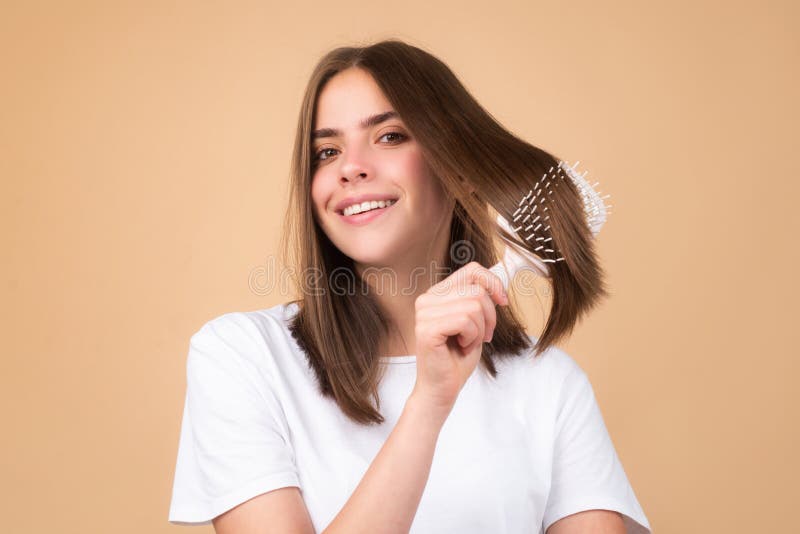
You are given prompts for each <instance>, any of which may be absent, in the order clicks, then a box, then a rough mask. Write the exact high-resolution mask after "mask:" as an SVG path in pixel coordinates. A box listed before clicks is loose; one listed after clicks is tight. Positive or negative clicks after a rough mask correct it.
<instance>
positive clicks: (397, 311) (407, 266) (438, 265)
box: [356, 222, 451, 356]
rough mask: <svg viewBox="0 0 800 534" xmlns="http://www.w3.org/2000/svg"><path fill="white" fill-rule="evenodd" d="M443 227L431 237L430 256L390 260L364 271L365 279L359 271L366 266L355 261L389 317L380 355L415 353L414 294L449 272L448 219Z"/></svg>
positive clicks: (427, 287)
mask: <svg viewBox="0 0 800 534" xmlns="http://www.w3.org/2000/svg"><path fill="white" fill-rule="evenodd" d="M444 228H446V229H447V231H443V232H440V233H439V235H436V236H434V237H435V238H434V240H433V242H432V243H431V249H429V250H428V251H427V252H430V251H436V253H435V254H433V255H431V254H425V255H423V257H420V258H406V259H404V260H402V261H399V262H394V263H393V264H392V265H391V267H387V268H384V269H378V270H377V274H373V275H369V274H368V275H367V277H366V278H363V277H362V273H363V272H364V270H365V269H366V268H367V267H368V266H366V265H362V264H356V271H357V272H358V275H359V277H361V278H362V279H364V280H365V282H366V283H367V284H369V286H370V288H371V293H372V295H373V298H374V299H375V301H376V302H377V304H378V307H379V308H380V309H381V312H382V313H383V314H384V315H385V316H386V317H387V318H388V320H389V335H388V336H387V337H386V338H385V339H384V340H383V342H382V344H381V348H380V355H381V356H403V355H407V354H416V352H417V343H416V336H415V333H414V332H415V326H416V314H415V302H416V300H417V297H419V296H420V295H422V294H423V293H425V292H426V291H427V290H428V289H430V287H431V286H432V285H434V284H436V283H438V282H439V281H441V280H443V279H444V278H446V277H447V276H448V275H449V274H451V273H449V272H447V270H446V266H447V265H448V263H447V261H446V260H447V255H448V253H449V250H448V248H449V247H448V245H449V240H450V224H449V222H448V224H446V225H445V226H444ZM431 258H433V259H431ZM373 273H374V272H373Z"/></svg>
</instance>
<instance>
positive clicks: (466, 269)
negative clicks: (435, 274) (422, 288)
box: [428, 261, 508, 305]
mask: <svg viewBox="0 0 800 534" xmlns="http://www.w3.org/2000/svg"><path fill="white" fill-rule="evenodd" d="M470 284H479V285H481V286H483V288H484V289H486V291H487V292H488V293H489V295H490V296H491V299H492V301H494V302H495V303H496V304H501V305H505V304H508V295H507V293H506V290H505V289H504V288H503V281H502V280H501V279H500V277H499V276H497V275H496V274H494V273H493V272H491V271H490V270H489V269H487V268H485V267H483V266H482V265H481V264H479V263H478V262H474V261H473V262H470V263H468V264H466V265H464V266H463V267H461V268H460V269H458V270H457V271H456V272H454V273H453V274H451V275H450V276H448V277H447V278H445V279H444V280H442V281H441V282H439V283H437V284H435V285H434V286H431V288H430V289H429V290H428V291H429V292H431V293H433V294H435V295H440V296H443V295H448V294H450V293H451V292H452V291H453V289H455V290H456V292H460V293H461V295H462V296H463V295H465V294H466V291H467V288H468V287H469V285H470Z"/></svg>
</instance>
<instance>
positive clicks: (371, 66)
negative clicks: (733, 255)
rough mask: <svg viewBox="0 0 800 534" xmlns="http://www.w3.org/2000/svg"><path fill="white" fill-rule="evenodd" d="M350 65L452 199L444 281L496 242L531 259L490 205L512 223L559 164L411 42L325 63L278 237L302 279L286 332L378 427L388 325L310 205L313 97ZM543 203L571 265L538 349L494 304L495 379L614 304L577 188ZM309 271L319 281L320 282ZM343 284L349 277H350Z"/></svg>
mask: <svg viewBox="0 0 800 534" xmlns="http://www.w3.org/2000/svg"><path fill="white" fill-rule="evenodd" d="M349 68H360V69H363V70H364V71H366V72H368V73H369V74H370V75H371V76H372V78H373V79H374V80H375V82H376V83H377V84H378V86H379V87H380V89H381V90H382V92H383V93H384V95H385V97H386V99H387V100H388V101H389V102H390V103H391V105H392V106H393V109H394V110H395V111H396V112H397V113H398V115H399V116H400V118H401V120H402V121H403V122H404V124H405V126H406V127H407V128H408V130H409V131H410V134H411V136H412V137H414V138H415V139H416V141H417V143H418V144H419V146H420V148H421V152H422V155H423V157H424V160H425V162H426V164H427V165H428V166H429V167H430V169H431V170H432V175H433V176H435V177H436V179H438V180H440V183H441V185H442V187H443V189H444V191H445V193H446V195H447V196H448V198H449V199H452V200H454V204H453V206H454V208H453V218H452V223H451V227H450V232H449V235H450V254H449V255H448V258H447V260H446V261H447V265H446V266H445V269H444V271H445V275H446V274H449V273H452V272H453V271H455V270H457V269H458V268H460V267H462V266H463V265H466V264H467V263H469V262H471V261H476V262H478V263H480V264H481V265H483V266H485V267H489V266H491V265H493V264H495V263H497V261H498V260H499V258H498V254H497V252H496V250H495V242H494V238H495V237H500V239H501V242H503V243H505V244H511V245H514V246H516V247H517V248H522V249H525V250H527V251H529V252H531V253H534V248H535V246H534V245H532V244H530V242H528V241H526V240H524V239H519V238H518V237H517V236H515V235H512V234H509V233H508V232H505V231H504V230H502V229H501V228H500V227H499V226H498V224H497V223H496V221H495V216H494V215H493V214H492V213H491V212H490V208H491V209H493V210H494V211H495V212H496V213H499V214H501V215H503V216H504V217H505V218H506V219H507V220H509V221H511V220H512V216H513V212H514V210H515V209H516V208H517V206H518V204H519V201H520V200H521V199H522V198H523V197H524V196H525V194H526V193H527V192H528V191H529V190H531V189H532V188H533V186H534V184H536V183H537V182H539V181H540V179H541V178H542V177H543V176H544V175H545V174H546V173H547V172H548V170H549V169H552V168H553V167H555V166H557V165H558V159H557V158H556V157H555V156H553V155H551V154H550V153H548V152H546V151H544V150H542V149H540V148H537V147H535V146H533V145H531V144H529V143H527V142H525V141H523V140H522V139H519V138H517V137H516V136H514V135H513V134H512V133H510V132H509V131H507V130H506V129H505V128H504V127H503V126H501V125H500V124H499V123H498V121H496V120H495V119H494V118H493V117H492V116H491V114H489V112H487V111H486V110H484V109H483V107H481V105H480V104H479V103H478V102H477V101H476V100H475V99H474V98H473V97H472V96H471V95H470V94H469V92H468V91H467V90H466V88H465V87H464V86H463V85H462V83H461V82H460V81H459V80H458V79H457V77H456V76H455V75H454V74H453V72H452V71H451V70H450V68H448V67H447V65H445V64H444V63H443V62H442V61H441V60H439V59H438V58H436V57H435V56H433V55H432V54H430V53H429V52H427V51H424V50H422V49H420V48H418V47H415V46H412V45H410V44H407V43H405V42H403V41H400V40H397V39H388V40H383V41H380V42H377V43H374V44H372V45H369V46H362V47H354V46H344V47H339V48H335V49H333V50H331V51H330V52H328V53H327V54H326V55H324V56H323V57H322V58H321V59H320V61H319V62H318V63H317V65H316V67H315V68H314V70H313V72H312V74H311V77H310V79H309V82H308V85H307V88H306V91H305V94H304V97H303V101H302V105H301V108H300V115H299V119H298V124H297V132H296V138H295V143H294V151H293V156H292V162H291V168H290V188H289V204H288V206H287V211H286V220H285V226H284V233H283V236H282V239H281V241H282V245H281V248H282V253H283V256H284V261H285V262H287V264H291V265H293V266H296V267H297V268H298V270H299V273H301V275H300V279H298V278H295V280H294V283H295V286H296V287H297V288H298V289H299V290H300V291H299V292H300V295H301V296H300V298H299V299H297V300H294V301H292V302H293V303H297V304H298V305H299V307H298V312H297V314H296V315H295V316H294V317H293V319H292V320H291V322H290V330H291V332H292V336H293V338H294V339H295V340H296V342H297V344H298V346H299V347H300V348H301V349H302V350H303V351H304V352H305V355H306V357H307V359H308V363H309V366H310V368H311V369H312V370H313V372H314V374H315V375H316V378H317V380H318V385H319V390H320V393H321V394H322V395H324V396H327V397H329V398H331V399H333V400H335V402H336V403H337V404H338V406H339V407H340V408H341V410H342V412H343V413H344V414H345V415H346V416H347V417H348V418H350V419H351V420H353V421H354V422H357V423H360V424H376V423H377V424H380V423H382V422H383V421H384V418H383V416H382V415H381V413H380V398H379V396H378V384H379V382H380V380H381V378H382V376H383V373H384V372H385V368H384V366H383V365H382V364H381V361H380V360H379V356H380V354H378V350H379V346H380V341H381V339H382V338H383V336H386V335H387V334H388V332H389V329H390V324H389V321H388V319H387V317H385V315H384V314H383V313H382V312H381V310H380V308H379V307H378V305H377V303H376V301H375V300H374V299H373V298H372V297H371V296H370V293H369V290H368V288H365V286H364V284H363V281H362V280H357V279H356V278H358V277H357V275H355V268H354V264H353V261H352V259H350V258H349V257H347V256H346V255H344V254H343V253H342V252H341V251H340V250H338V249H337V248H336V247H335V246H334V245H333V244H332V243H331V241H330V240H329V239H328V237H327V236H326V235H325V233H324V232H323V230H322V229H321V227H320V226H319V224H318V222H317V220H316V218H315V215H314V211H313V208H312V201H311V179H312V175H313V161H312V159H313V153H312V148H313V147H312V140H311V132H312V131H313V130H314V128H315V124H314V116H315V111H316V106H317V99H318V97H319V95H320V92H321V91H322V89H323V87H324V86H325V84H326V82H327V81H328V80H330V79H331V78H332V77H333V76H334V75H336V74H337V73H339V72H342V71H344V70H346V69H349ZM546 201H547V204H546V205H547V206H548V207H549V209H548V212H549V215H550V220H549V225H550V229H549V236H550V237H552V244H553V245H555V247H556V248H557V250H558V252H559V253H560V254H561V255H562V256H563V258H564V261H557V262H555V263H549V264H548V265H549V266H550V283H551V285H552V295H553V297H552V304H551V309H550V313H549V314H548V319H547V322H546V324H545V328H544V330H543V332H542V334H541V336H539V337H538V339H537V341H536V343H535V347H532V343H531V337H529V336H528V335H527V334H526V332H525V330H524V327H523V325H522V324H521V322H520V321H519V319H518V318H517V315H516V312H515V310H514V309H513V306H507V307H504V306H498V307H497V324H496V327H495V330H494V337H493V338H492V341H491V342H489V343H484V345H483V351H482V354H481V360H480V362H481V364H482V365H483V367H484V369H485V370H486V371H487V372H488V373H489V374H490V375H491V376H492V377H496V375H497V369H496V367H495V358H506V357H515V356H517V357H518V356H519V355H520V354H522V353H523V351H528V350H530V349H532V348H534V357H536V356H539V355H540V354H541V353H542V352H544V351H545V350H546V349H547V348H548V347H549V346H551V345H553V344H555V343H556V342H557V341H559V340H560V339H561V338H563V337H565V336H567V335H569V334H570V333H571V332H572V330H573V328H574V326H575V324H576V323H577V321H578V320H579V319H580V318H581V317H582V316H583V315H584V314H586V313H587V312H588V311H589V310H590V309H591V308H593V307H594V306H595V305H596V303H597V301H598V300H599V299H600V298H602V297H607V296H608V291H607V289H606V288H605V286H604V282H603V273H602V270H601V267H600V265H599V262H598V260H597V257H596V254H595V250H594V244H593V239H592V234H591V230H590V229H589V227H588V224H587V222H586V218H585V216H584V213H583V204H582V200H581V197H580V193H579V191H578V190H577V188H576V187H575V186H574V185H573V184H572V183H571V182H570V180H568V179H566V180H562V181H561V182H560V183H559V184H558V187H554V188H553V189H552V193H551V194H550V195H546ZM465 251H466V252H465ZM308 273H314V281H310V280H309V279H308V277H307V276H306V275H307V274H308ZM347 276H350V279H349V280H343V277H344V278H347ZM334 279H335V280H336V283H335V285H336V287H333V285H334V284H332V282H333V280H334ZM342 283H345V284H355V285H360V287H361V290H360V291H341V286H340V285H341V284H342ZM371 399H372V400H374V403H373V402H371Z"/></svg>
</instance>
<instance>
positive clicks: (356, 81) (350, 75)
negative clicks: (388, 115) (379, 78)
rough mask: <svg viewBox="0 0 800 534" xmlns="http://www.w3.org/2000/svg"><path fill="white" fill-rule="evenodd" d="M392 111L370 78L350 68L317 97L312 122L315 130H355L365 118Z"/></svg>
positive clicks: (341, 73) (363, 72)
mask: <svg viewBox="0 0 800 534" xmlns="http://www.w3.org/2000/svg"><path fill="white" fill-rule="evenodd" d="M390 109H391V104H390V103H389V101H388V100H387V99H386V97H385V96H384V95H383V92H382V91H381V89H380V87H378V84H377V83H375V80H374V79H373V78H372V76H371V75H370V74H369V73H368V72H366V71H364V70H362V69H359V68H350V69H347V70H344V71H342V72H339V73H338V74H336V75H335V76H333V77H332V78H331V79H330V80H328V82H327V83H326V84H325V86H324V87H323V88H322V91H321V92H320V94H319V97H318V99H317V109H316V112H315V116H314V122H315V125H316V127H317V128H340V129H341V128H343V129H346V130H349V129H353V130H355V129H357V128H358V122H359V121H360V120H361V119H362V118H364V117H367V116H368V115H371V114H374V113H381V112H384V111H387V110H390Z"/></svg>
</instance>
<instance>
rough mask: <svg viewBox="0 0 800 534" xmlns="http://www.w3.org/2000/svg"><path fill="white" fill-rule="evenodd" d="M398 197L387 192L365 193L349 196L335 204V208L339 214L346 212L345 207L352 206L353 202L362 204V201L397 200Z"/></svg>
mask: <svg viewBox="0 0 800 534" xmlns="http://www.w3.org/2000/svg"><path fill="white" fill-rule="evenodd" d="M397 198H398V197H396V196H393V195H390V194H387V193H365V194H363V195H357V196H352V197H347V198H345V199H342V200H340V201H339V202H338V203H337V204H336V206H334V208H333V209H334V210H335V211H336V213H338V214H339V215H343V214H344V209H345V208H346V207H348V206H352V205H353V204H361V203H362V202H372V201H373V200H383V201H387V200H395V201H396V200H397Z"/></svg>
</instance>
